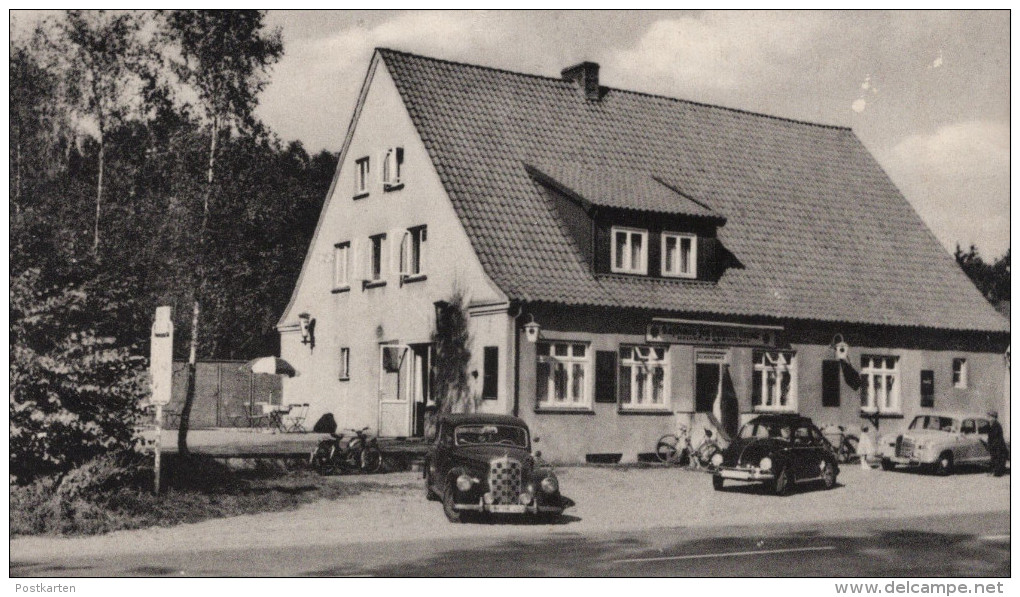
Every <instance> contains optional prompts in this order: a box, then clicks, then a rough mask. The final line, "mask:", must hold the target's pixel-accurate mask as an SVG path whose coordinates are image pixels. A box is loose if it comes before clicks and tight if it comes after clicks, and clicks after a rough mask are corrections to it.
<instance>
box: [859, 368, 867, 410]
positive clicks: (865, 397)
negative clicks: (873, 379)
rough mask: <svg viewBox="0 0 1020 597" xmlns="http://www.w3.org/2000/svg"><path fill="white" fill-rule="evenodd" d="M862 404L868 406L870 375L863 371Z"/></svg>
mask: <svg viewBox="0 0 1020 597" xmlns="http://www.w3.org/2000/svg"><path fill="white" fill-rule="evenodd" d="M861 406H862V407H866V406H868V376H867V374H864V373H861Z"/></svg>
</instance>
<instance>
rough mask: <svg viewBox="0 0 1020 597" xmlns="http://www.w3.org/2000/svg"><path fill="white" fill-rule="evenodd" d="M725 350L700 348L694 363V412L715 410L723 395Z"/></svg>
mask: <svg viewBox="0 0 1020 597" xmlns="http://www.w3.org/2000/svg"><path fill="white" fill-rule="evenodd" d="M725 364H726V351H725V350H699V351H698V352H697V353H696V355H695V363H694V412H699V413H710V412H713V409H714V408H715V404H716V402H717V401H718V400H719V398H720V397H721V396H722V379H723V365H725Z"/></svg>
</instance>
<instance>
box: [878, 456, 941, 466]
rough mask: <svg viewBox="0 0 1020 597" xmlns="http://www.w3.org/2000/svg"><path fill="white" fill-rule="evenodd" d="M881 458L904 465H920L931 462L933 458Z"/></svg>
mask: <svg viewBox="0 0 1020 597" xmlns="http://www.w3.org/2000/svg"><path fill="white" fill-rule="evenodd" d="M882 460H888V461H889V462H891V463H893V464H902V465H906V466H921V465H924V464H933V463H934V461H933V460H921V459H920V458H914V457H911V458H907V457H906V456H883V457H882Z"/></svg>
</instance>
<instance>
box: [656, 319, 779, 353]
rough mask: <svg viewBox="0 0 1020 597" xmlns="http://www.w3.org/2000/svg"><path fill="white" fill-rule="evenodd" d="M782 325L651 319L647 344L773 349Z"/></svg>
mask: <svg viewBox="0 0 1020 597" xmlns="http://www.w3.org/2000/svg"><path fill="white" fill-rule="evenodd" d="M781 331H783V328H782V326H773V325H748V324H741V323H716V322H713V321H691V320H687V319H653V320H652V323H650V324H648V330H647V332H646V334H645V335H646V337H647V339H648V341H649V342H665V343H668V344H714V345H719V346H775V345H776V334H777V333H778V332H781Z"/></svg>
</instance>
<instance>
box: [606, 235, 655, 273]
mask: <svg viewBox="0 0 1020 597" xmlns="http://www.w3.org/2000/svg"><path fill="white" fill-rule="evenodd" d="M611 245H612V246H611V247H610V250H611V251H612V264H611V265H612V267H611V268H610V269H611V270H612V271H613V272H614V273H621V274H647V273H648V231H647V230H636V229H631V228H616V227H614V228H613V229H612V241H611Z"/></svg>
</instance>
